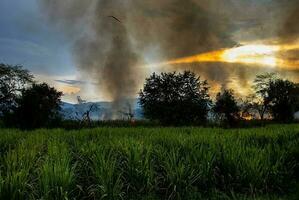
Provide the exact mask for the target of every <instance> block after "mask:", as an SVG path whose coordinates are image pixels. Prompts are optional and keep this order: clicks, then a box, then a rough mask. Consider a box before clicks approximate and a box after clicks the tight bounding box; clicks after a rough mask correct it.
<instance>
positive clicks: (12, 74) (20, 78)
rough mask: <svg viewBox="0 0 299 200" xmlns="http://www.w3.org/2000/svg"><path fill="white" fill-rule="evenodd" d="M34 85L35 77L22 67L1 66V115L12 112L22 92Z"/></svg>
mask: <svg viewBox="0 0 299 200" xmlns="http://www.w3.org/2000/svg"><path fill="white" fill-rule="evenodd" d="M32 83H33V75H32V74H31V73H30V72H29V71H28V70H25V69H22V66H12V65H6V64H0V113H2V114H3V113H4V112H9V111H11V109H12V108H13V107H14V106H16V99H17V97H19V96H20V95H21V92H22V90H23V89H24V88H26V87H29V86H30V85H31V84H32Z"/></svg>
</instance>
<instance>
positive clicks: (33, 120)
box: [6, 83, 62, 129]
mask: <svg viewBox="0 0 299 200" xmlns="http://www.w3.org/2000/svg"><path fill="white" fill-rule="evenodd" d="M61 95H62V93H61V92H57V91H56V89H55V88H52V87H50V86H49V85H47V84H46V83H43V84H33V85H32V87H31V88H28V89H24V90H22V93H21V96H20V97H19V98H18V99H17V100H16V102H17V105H18V106H17V107H16V108H15V109H14V110H13V113H12V114H11V115H8V116H7V118H6V120H7V124H12V123H15V124H14V125H16V126H19V127H20V128H26V129H31V128H38V127H46V126H47V125H50V124H51V123H53V122H54V121H55V120H57V119H58V117H59V113H58V111H59V109H60V102H61V100H60V97H61Z"/></svg>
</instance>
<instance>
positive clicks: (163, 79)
mask: <svg viewBox="0 0 299 200" xmlns="http://www.w3.org/2000/svg"><path fill="white" fill-rule="evenodd" d="M139 95H140V104H141V106H142V108H143V111H144V116H145V117H146V118H149V119H151V120H159V121H160V122H161V123H163V124H168V125H182V124H184V125H186V124H194V123H201V124H202V123H204V122H205V121H206V119H207V115H208V111H209V104H210V97H209V95H208V84H207V81H201V80H200V77H197V76H196V75H195V74H194V73H192V72H190V71H185V72H184V73H176V72H173V73H161V74H160V75H157V74H156V73H153V74H152V75H151V76H150V77H149V78H147V79H146V83H145V85H144V89H143V90H142V91H141V92H140V94H139Z"/></svg>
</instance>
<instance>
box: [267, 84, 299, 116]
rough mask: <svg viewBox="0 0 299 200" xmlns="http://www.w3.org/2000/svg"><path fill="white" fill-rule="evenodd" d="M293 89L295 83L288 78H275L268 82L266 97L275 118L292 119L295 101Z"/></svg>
mask: <svg viewBox="0 0 299 200" xmlns="http://www.w3.org/2000/svg"><path fill="white" fill-rule="evenodd" d="M294 90H295V84H294V83H292V82H290V81H288V80H282V79H277V80H275V81H271V82H270V84H269V87H268V97H267V98H266V99H267V101H268V102H270V103H269V108H270V111H271V113H272V116H273V118H274V119H275V120H278V121H291V120H293V117H294V113H295V104H296V102H297V101H296V100H297V99H296V96H295V94H292V92H293V91H294ZM297 96H299V93H298V94H297Z"/></svg>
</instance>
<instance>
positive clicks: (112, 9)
mask: <svg viewBox="0 0 299 200" xmlns="http://www.w3.org/2000/svg"><path fill="white" fill-rule="evenodd" d="M41 8H42V9H43V12H45V13H47V17H48V19H49V20H50V21H51V22H52V23H53V24H55V25H56V26H57V27H58V28H59V29H60V30H63V31H64V34H66V35H67V37H68V38H70V40H71V42H72V43H73V55H74V60H75V62H76V65H77V67H78V68H79V70H80V71H82V72H83V73H84V74H85V75H86V77H88V78H91V79H93V80H92V81H93V82H97V83H98V89H99V91H98V92H101V93H102V94H103V93H104V95H105V96H106V97H107V98H109V99H111V100H112V101H113V102H114V103H113V113H112V116H111V117H117V116H116V115H117V113H118V111H120V110H121V109H122V108H123V107H124V105H127V103H128V101H129V99H132V98H135V96H136V94H137V91H138V87H139V86H140V83H141V80H139V77H140V74H141V70H138V69H140V68H138V67H137V66H138V62H139V56H138V55H137V54H136V53H135V52H136V51H135V49H134V47H133V45H132V42H131V41H130V36H129V34H128V31H127V28H126V15H127V13H128V10H127V8H126V1H125V0H113V1H111V0H84V1H82V0H64V1H61V0H42V1H41Z"/></svg>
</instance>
